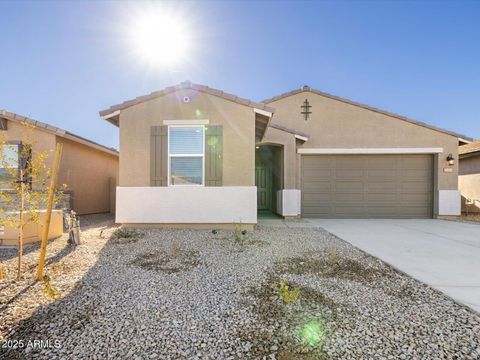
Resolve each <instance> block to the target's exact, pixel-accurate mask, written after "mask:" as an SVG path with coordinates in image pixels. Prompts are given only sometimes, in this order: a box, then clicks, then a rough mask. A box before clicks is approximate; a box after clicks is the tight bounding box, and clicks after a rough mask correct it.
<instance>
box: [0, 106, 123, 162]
mask: <svg viewBox="0 0 480 360" xmlns="http://www.w3.org/2000/svg"><path fill="white" fill-rule="evenodd" d="M0 118H3V119H6V120H7V121H14V122H16V123H20V124H21V123H24V122H26V123H28V124H31V125H33V126H34V127H35V129H37V130H42V131H45V132H48V133H51V134H54V135H57V136H60V137H62V138H65V139H68V140H71V141H75V142H77V143H79V144H83V145H86V146H89V147H91V148H94V149H97V150H100V151H103V152H106V153H108V154H111V155H115V156H118V151H117V150H116V149H114V148H109V147H107V146H105V145H102V144H99V143H97V142H95V141H92V140H89V139H86V138H84V137H82V136H79V135H76V134H74V133H71V132H70V131H67V130H63V129H61V128H59V127H56V126H52V125H50V124H47V123H44V122H41V121H38V120H33V119H30V118H28V117H26V116H22V115H19V114H15V113H12V112H9V111H6V110H0Z"/></svg>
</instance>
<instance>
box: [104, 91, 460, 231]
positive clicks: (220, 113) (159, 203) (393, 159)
mask: <svg viewBox="0 0 480 360" xmlns="http://www.w3.org/2000/svg"><path fill="white" fill-rule="evenodd" d="M100 115H101V116H102V117H103V118H104V119H106V120H107V121H109V122H111V123H113V124H114V125H116V126H118V127H119V128H120V169H119V186H118V187H117V218H116V220H117V222H118V223H123V224H126V225H128V224H136V225H139V224H156V225H163V226H182V227H183V226H196V227H214V226H221V225H222V224H223V226H231V224H232V223H238V222H241V223H242V224H243V225H248V226H250V227H251V226H252V225H253V224H255V223H256V222H257V211H265V212H268V211H270V212H275V213H277V214H279V215H281V216H284V217H297V216H304V217H326V218H328V217H329V218H347V217H348V218H350V217H356V218H367V217H377V218H385V217H387V218H431V217H437V216H444V215H445V216H447V215H458V214H459V213H460V194H459V191H458V161H457V160H458V144H459V142H462V141H465V140H463V138H465V137H463V136H460V135H458V134H455V133H453V132H450V131H446V130H442V129H439V128H436V127H433V126H430V125H427V124H424V123H420V122H417V121H413V120H410V119H407V118H405V117H402V116H399V115H395V114H391V113H387V112H385V111H382V110H378V109H374V108H371V107H368V106H366V105H362V104H358V103H354V102H352V101H349V100H345V99H342V98H338V97H335V96H332V95H329V94H325V93H322V92H320V91H317V90H313V89H311V88H309V87H303V88H301V89H299V90H295V91H292V92H289V93H286V94H283V95H280V96H276V97H274V98H272V99H269V100H266V101H265V102H263V103H256V102H252V101H249V100H246V99H242V98H239V97H237V96H235V95H231V94H227V93H225V92H223V91H220V90H215V89H212V88H209V87H207V86H203V85H196V84H192V83H190V82H185V83H182V84H180V85H178V86H173V87H169V88H166V89H164V90H162V91H158V92H154V93H152V94H150V95H146V96H142V97H138V98H136V99H134V100H130V101H127V102H124V103H122V104H119V105H115V106H112V107H110V108H109V109H107V110H104V111H101V112H100ZM447 158H452V159H453V160H452V161H450V163H453V164H450V163H449V161H448V160H447Z"/></svg>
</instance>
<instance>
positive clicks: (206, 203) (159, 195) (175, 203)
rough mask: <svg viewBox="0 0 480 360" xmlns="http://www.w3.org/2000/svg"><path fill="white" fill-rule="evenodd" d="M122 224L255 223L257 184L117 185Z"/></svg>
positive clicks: (117, 220) (118, 221)
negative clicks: (216, 185) (208, 185)
mask: <svg viewBox="0 0 480 360" xmlns="http://www.w3.org/2000/svg"><path fill="white" fill-rule="evenodd" d="M115 220H116V222H117V223H121V224H233V223H242V224H255V223H256V222H257V188H256V187H255V186H225V187H203V186H176V187H148V186H146V187H122V186H119V187H117V204H116V217H115Z"/></svg>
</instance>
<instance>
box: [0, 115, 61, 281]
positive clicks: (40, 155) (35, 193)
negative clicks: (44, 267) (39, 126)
mask: <svg viewBox="0 0 480 360" xmlns="http://www.w3.org/2000/svg"><path fill="white" fill-rule="evenodd" d="M23 126H24V131H23V135H22V140H21V141H17V142H9V141H6V140H5V138H4V137H3V138H0V225H2V226H4V227H10V228H13V229H17V230H18V269H17V277H20V276H21V273H22V256H23V239H24V228H25V226H26V225H27V224H30V223H37V224H38V223H40V210H41V209H43V208H45V204H46V201H47V196H48V194H47V191H46V187H47V186H48V185H47V184H48V181H49V178H50V169H49V168H48V166H47V159H48V156H49V152H48V151H35V152H34V153H32V146H33V145H34V141H33V139H32V132H33V129H34V128H35V126H34V125H31V124H29V123H27V122H24V123H23ZM65 187H66V185H63V189H65ZM63 189H62V190H59V191H57V192H56V194H55V200H54V203H55V204H58V202H59V201H60V199H61V196H62V194H63Z"/></svg>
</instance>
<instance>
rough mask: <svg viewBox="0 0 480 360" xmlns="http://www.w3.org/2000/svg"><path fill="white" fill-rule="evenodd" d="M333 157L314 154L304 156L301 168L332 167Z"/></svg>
mask: <svg viewBox="0 0 480 360" xmlns="http://www.w3.org/2000/svg"><path fill="white" fill-rule="evenodd" d="M332 162H333V159H332V158H331V157H327V156H324V157H321V158H317V157H314V156H309V157H305V158H304V159H303V162H302V168H303V169H312V168H313V169H321V168H327V169H331V168H332Z"/></svg>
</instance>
